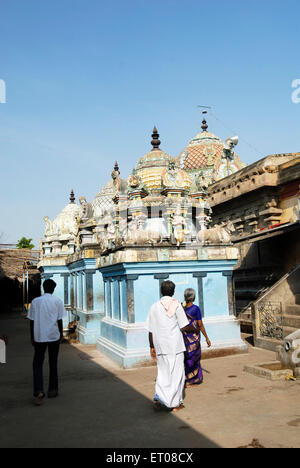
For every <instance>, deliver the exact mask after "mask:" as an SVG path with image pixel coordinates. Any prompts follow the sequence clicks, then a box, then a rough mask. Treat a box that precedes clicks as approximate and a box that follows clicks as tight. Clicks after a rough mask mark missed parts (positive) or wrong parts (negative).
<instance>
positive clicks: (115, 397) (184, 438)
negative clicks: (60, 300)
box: [0, 314, 300, 448]
mask: <svg viewBox="0 0 300 468" xmlns="http://www.w3.org/2000/svg"><path fill="white" fill-rule="evenodd" d="M28 332H29V330H28V323H27V321H26V320H25V319H24V318H22V317H20V316H19V315H17V314H14V315H9V316H8V315H3V314H0V334H6V335H8V336H9V347H8V353H7V354H8V356H7V358H8V363H7V364H6V365H3V366H1V367H0V447H1V448H4V447H10V448H14V447H18V448H19V447H33V448H37V447H70V448H71V447H105V448H126V447H135V448H147V447H155V448H162V447H167V448H175V447H176V448H181V447H182V448H190V447H192V448H202V447H240V446H247V445H249V444H251V441H252V440H253V439H258V441H259V443H260V445H261V446H263V447H266V448H271V447H300V399H299V391H300V382H299V381H297V382H285V381H283V382H271V381H268V380H265V379H263V378H259V377H256V376H254V375H251V374H247V373H245V372H244V371H243V368H244V365H245V364H249V363H260V362H264V361H270V360H275V359H276V356H275V354H273V353H271V352H269V351H265V350H261V349H256V348H253V346H251V345H250V344H249V354H243V355H237V356H230V357H223V358H216V359H209V360H205V361H203V368H204V376H205V381H204V383H203V385H201V386H200V387H197V388H193V389H189V390H188V391H187V394H186V399H185V405H186V408H185V409H184V410H183V411H181V412H180V413H177V414H176V415H175V414H169V413H158V414H157V413H155V412H154V411H153V409H152V401H151V399H152V396H153V391H154V384H155V375H156V368H155V367H145V368H140V369H134V370H122V369H120V368H118V367H117V366H115V365H114V364H112V363H111V362H110V361H109V360H108V359H106V358H105V357H104V356H101V355H99V354H98V352H97V351H95V349H94V348H93V347H89V346H88V347H85V346H82V345H76V346H73V345H63V346H62V352H61V356H60V375H61V395H60V397H59V398H58V399H55V400H46V401H45V404H44V405H43V406H42V407H40V408H37V407H35V406H33V405H32V398H31V391H32V389H31V384H32V376H31V361H32V347H31V344H30V342H29V333H28ZM244 338H247V337H244Z"/></svg>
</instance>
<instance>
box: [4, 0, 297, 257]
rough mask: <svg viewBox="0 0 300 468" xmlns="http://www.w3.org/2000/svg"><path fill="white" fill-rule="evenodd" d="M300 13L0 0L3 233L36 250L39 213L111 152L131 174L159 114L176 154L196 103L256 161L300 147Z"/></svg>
mask: <svg viewBox="0 0 300 468" xmlns="http://www.w3.org/2000/svg"><path fill="white" fill-rule="evenodd" d="M299 17H300V2H299V0H284V1H283V0H226V1H225V0H210V1H207V0H151V1H149V0H107V1H104V0H0V44H1V47H0V80H2V82H4V83H5V85H6V103H0V168H1V169H0V170H1V183H0V199H1V212H0V214H1V216H0V243H15V242H17V241H18V240H19V239H20V238H21V237H23V236H25V237H27V238H33V240H34V243H35V245H36V247H37V248H38V247H39V239H40V237H42V236H43V232H44V221H43V217H44V216H45V215H47V216H49V217H50V219H52V220H53V219H54V218H55V217H56V216H57V215H58V214H59V213H60V211H61V210H62V209H63V208H64V207H65V205H66V204H67V203H68V201H69V194H70V191H71V189H74V192H75V195H76V197H77V200H78V198H79V196H86V198H87V200H88V201H91V200H92V199H93V198H94V197H95V196H96V194H97V193H98V192H99V191H100V189H101V188H102V187H103V185H104V184H105V183H106V182H107V181H108V180H109V178H110V173H111V170H112V168H113V166H114V163H115V161H118V163H119V167H120V171H121V177H123V178H125V177H127V176H128V175H129V174H130V173H131V171H132V169H133V167H134V166H135V165H136V163H137V161H138V159H139V158H140V157H142V156H143V155H144V154H145V153H147V152H148V151H149V150H150V149H151V145H150V142H151V133H152V130H153V126H154V125H156V126H157V128H158V130H159V133H160V139H161V142H162V144H161V148H162V149H163V150H164V151H166V152H167V153H169V154H171V155H173V156H178V155H179V153H180V152H181V151H182V150H183V148H184V147H185V146H186V145H187V144H188V142H189V141H190V140H191V139H192V138H193V137H194V136H195V135H196V134H197V133H198V132H199V131H201V120H202V116H201V109H200V108H198V107H197V106H199V105H202V106H210V107H211V108H212V110H211V111H210V113H209V115H208V125H209V131H212V132H213V133H215V134H216V135H218V136H219V137H220V138H222V139H223V140H224V139H226V138H228V137H231V136H233V135H234V134H238V135H239V137H240V143H239V145H238V147H237V148H236V152H237V153H238V154H239V156H240V158H241V159H242V160H243V161H244V162H246V163H248V164H250V163H253V162H255V161H257V160H259V159H261V158H263V157H265V156H267V155H269V154H274V153H283V152H297V151H300V142H299V123H300V103H299V104H296V103H294V102H293V100H292V93H293V91H294V92H295V89H293V88H292V82H293V81H294V80H297V79H300V61H299V51H300V47H299ZM0 83H1V81H0ZM299 87H300V86H299ZM296 92H297V90H296ZM0 96H1V93H0ZM299 97H300V92H299Z"/></svg>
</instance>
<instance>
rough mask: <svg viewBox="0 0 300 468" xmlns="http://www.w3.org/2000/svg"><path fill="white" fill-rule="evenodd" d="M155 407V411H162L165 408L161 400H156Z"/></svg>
mask: <svg viewBox="0 0 300 468" xmlns="http://www.w3.org/2000/svg"><path fill="white" fill-rule="evenodd" d="M153 409H154V410H155V411H161V410H162V409H163V406H162V405H161V404H160V403H159V401H155V402H154V405H153Z"/></svg>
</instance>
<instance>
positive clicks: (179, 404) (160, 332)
mask: <svg viewBox="0 0 300 468" xmlns="http://www.w3.org/2000/svg"><path fill="white" fill-rule="evenodd" d="M174 292H175V284H174V283H173V282H172V281H164V282H163V283H162V286H161V294H162V298H161V299H160V301H158V302H156V303H155V304H153V306H152V307H151V309H150V313H149V316H148V319H147V329H148V331H149V343H150V352H151V356H152V358H153V359H155V360H156V361H157V380H156V387H155V396H154V402H155V404H154V408H155V409H161V408H167V409H168V410H170V411H178V410H180V409H182V408H184V406H183V393H184V386H185V370H184V353H185V350H186V348H185V344H184V339H183V335H182V332H184V331H186V332H195V330H196V329H195V328H193V327H190V326H189V321H188V319H187V317H186V314H185V312H184V310H183V308H182V306H181V304H180V302H179V301H177V300H175V299H173V296H174ZM196 331H197V330H196ZM199 333H200V329H199Z"/></svg>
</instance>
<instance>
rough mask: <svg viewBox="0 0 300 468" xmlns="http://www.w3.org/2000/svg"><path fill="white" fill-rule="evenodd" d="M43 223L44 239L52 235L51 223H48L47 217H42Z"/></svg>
mask: <svg viewBox="0 0 300 468" xmlns="http://www.w3.org/2000/svg"><path fill="white" fill-rule="evenodd" d="M44 221H45V237H49V236H51V235H52V221H50V218H49V216H44Z"/></svg>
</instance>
